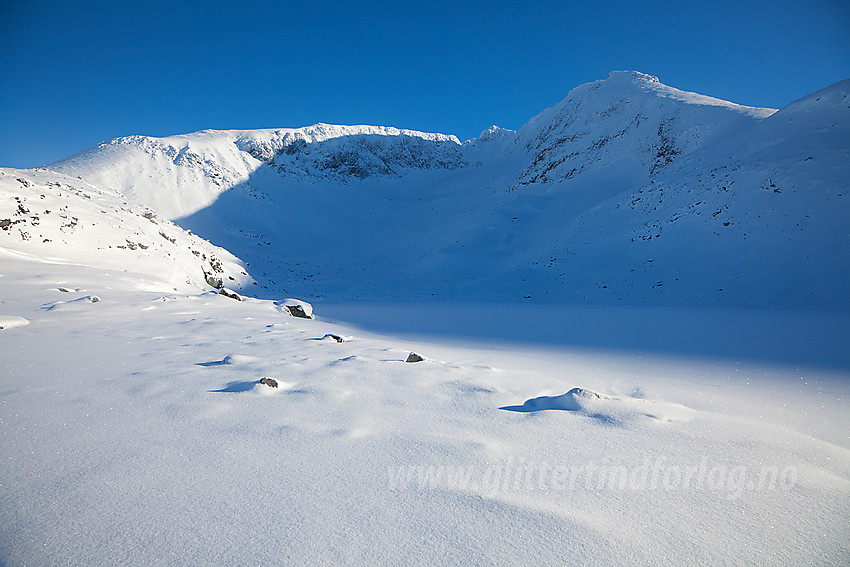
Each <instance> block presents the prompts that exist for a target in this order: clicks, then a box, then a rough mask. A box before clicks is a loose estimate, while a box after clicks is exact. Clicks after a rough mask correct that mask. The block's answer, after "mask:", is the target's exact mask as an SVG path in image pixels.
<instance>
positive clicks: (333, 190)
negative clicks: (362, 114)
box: [51, 71, 850, 309]
mask: <svg viewBox="0 0 850 567" xmlns="http://www.w3.org/2000/svg"><path fill="white" fill-rule="evenodd" d="M847 90H848V83H847V82H846V81H845V82H842V83H838V84H836V85H833V86H831V87H829V88H827V89H825V90H824V91H822V92H821V93H817V94H815V95H812V97H808V98H806V99H804V100H802V101H799V102H797V103H794V104H792V105H790V106H789V107H788V108H786V109H783V110H782V111H780V112H777V113H775V111H773V110H769V109H760V108H750V107H744V106H740V105H736V104H733V103H729V102H725V101H721V100H718V99H714V98H710V97H707V96H703V95H698V94H695V93H688V92H684V91H680V90H678V89H675V88H672V87H668V86H665V85H663V84H661V83H660V82H659V81H658V79H657V78H655V77H651V76H648V75H644V74H642V73H636V72H623V71H618V72H612V73H611V74H610V75H609V76H608V78H607V79H605V80H601V81H596V82H594V83H590V84H587V85H582V86H580V87H577V88H575V89H573V90H572V91H571V92H570V93H569V95H568V96H567V98H566V99H564V100H563V101H562V102H560V103H558V104H557V105H555V106H553V107H552V108H549V109H547V110H545V111H543V112H542V113H540V114H539V115H538V116H536V117H534V118H533V119H532V120H530V121H529V123H528V124H526V125H525V126H524V127H523V128H522V129H521V130H520V131H519V132H513V131H510V130H503V129H499V128H497V127H492V128H489V129H487V130H485V131H484V132H483V133H482V135H481V136H480V137H479V138H478V139H475V140H470V141H467V142H465V143H463V144H460V143H459V142H458V140H457V139H455V138H454V137H451V136H444V135H440V134H423V133H420V132H411V131H402V130H396V129H393V128H383V127H367V126H356V127H348V126H329V125H323V124H319V125H316V126H312V127H308V128H302V129H296V130H256V131H247V132H242V131H226V132H214V131H204V132H199V133H196V134H187V135H183V136H173V137H170V138H163V139H154V138H146V137H132V138H121V139H118V140H114V141H112V142H107V143H104V144H101V145H100V146H98V147H96V148H93V149H91V150H88V151H86V152H83V153H82V154H80V155H77V156H74V157H71V158H69V159H67V160H63V161H62V162H59V163H56V164H53V165H52V166H51V168H53V169H55V170H58V171H62V172H65V173H68V174H70V175H79V176H81V177H83V178H84V179H86V180H87V181H89V182H91V183H94V184H95V185H98V186H104V187H106V188H110V189H116V190H119V191H121V192H122V193H123V194H124V195H125V196H126V197H127V199H129V200H130V201H131V202H133V203H136V204H139V205H142V204H143V205H147V206H151V207H153V208H154V210H156V211H157V212H158V213H160V214H163V215H165V216H166V217H168V218H171V219H174V220H177V222H179V223H180V224H181V225H182V226H184V227H186V228H190V229H192V230H193V231H194V232H195V233H197V234H200V235H202V236H204V237H205V238H208V239H209V240H210V241H212V242H214V243H216V244H218V245H220V246H223V247H225V248H226V249H228V250H230V251H231V252H233V253H234V254H236V255H237V256H239V257H240V258H242V259H243V260H245V261H247V262H249V263H250V264H251V265H252V266H253V268H254V270H253V271H254V273H253V275H254V276H255V277H256V278H257V280H258V283H260V289H261V290H262V291H261V292H260V293H267V294H269V296H272V297H273V296H276V295H278V294H281V293H294V294H298V295H301V296H309V297H314V298H319V299H321V298H328V299H331V300H334V299H340V300H344V299H353V298H359V299H367V300H369V299H372V300H374V299H381V298H384V297H387V296H393V297H396V298H407V299H411V298H416V299H420V298H433V297H436V298H441V299H451V298H455V297H460V298H474V299H477V300H498V301H505V300H508V301H524V300H533V301H548V302H569V303H592V304H600V303H602V304H611V303H623V302H625V303H630V304H635V305H659V304H665V305H667V304H674V305H681V304H688V305H717V306H729V307H737V306H755V305H758V306H765V307H789V306H790V307H800V306H806V307H812V308H821V309H828V308H833V307H841V308H850V293H848V292H847V290H848V289H850V250H848V248H847V246H846V242H847V238H848V227H847V224H846V223H845V222H843V220H842V219H846V218H848V215H850V201H848V199H847V198H846V197H845V195H846V194H847V193H848V187H847V183H848V179H850V165H848V164H850V160H848V159H847V155H848V152H850V142H848V140H850V115H849V114H848V113H849V112H850V111H848V108H847V104H846V99H845V98H844V97H846V95H847Z"/></svg>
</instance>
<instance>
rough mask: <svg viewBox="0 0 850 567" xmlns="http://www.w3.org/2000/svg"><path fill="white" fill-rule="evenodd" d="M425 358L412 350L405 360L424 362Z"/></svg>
mask: <svg viewBox="0 0 850 567" xmlns="http://www.w3.org/2000/svg"><path fill="white" fill-rule="evenodd" d="M423 360H425V359H424V358H422V357H421V356H419V355H418V354H416V353H415V352H411V353H410V354H409V355H407V360H405V362H422V361H423Z"/></svg>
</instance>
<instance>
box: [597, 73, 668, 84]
mask: <svg viewBox="0 0 850 567" xmlns="http://www.w3.org/2000/svg"><path fill="white" fill-rule="evenodd" d="M606 81H608V82H615V81H618V82H619V81H628V82H633V83H638V82H641V83H660V82H661V81H659V80H658V77H656V76H655V75H648V74H646V73H641V72H640V71H611V72H610V73H608V79H606Z"/></svg>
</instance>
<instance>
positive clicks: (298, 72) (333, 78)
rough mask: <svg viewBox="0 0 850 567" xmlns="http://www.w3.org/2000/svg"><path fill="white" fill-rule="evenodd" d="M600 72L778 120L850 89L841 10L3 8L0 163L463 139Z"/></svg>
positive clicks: (823, 6) (777, 1)
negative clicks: (112, 144)
mask: <svg viewBox="0 0 850 567" xmlns="http://www.w3.org/2000/svg"><path fill="white" fill-rule="evenodd" d="M613 69H635V70H639V71H643V72H646V73H650V74H653V75H657V76H658V77H659V78H660V79H661V82H663V83H665V84H668V85H670V86H674V87H677V88H681V89H685V90H690V91H696V92H699V93H702V94H708V95H711V96H716V97H719V98H723V99H727V100H731V101H733V102H737V103H741V104H747V105H753V106H768V107H782V106H784V105H786V104H788V103H789V102H792V101H793V100H795V99H797V98H799V97H801V96H804V95H806V94H809V93H810V92H813V91H815V90H818V89H820V88H823V87H826V86H828V85H830V84H832V83H834V82H836V81H839V80H841V79H845V78H848V77H850V2H848V1H847V0H809V1H806V2H802V1H797V2H787V1H784V0H772V1H770V2H767V1H753V2H747V1H746V0H737V1H732V2H727V1H725V0H724V1H713V2H702V3H696V2H688V1H660V0H656V1H651V0H650V1H646V2H637V1H619V0H615V1H598V2H594V1H586V2H569V1H563V2H543V1H535V0H527V1H523V2H501V1H498V0H489V1H486V2H478V1H474V2H462V1H460V0H458V1H453V2H443V1H442V0H432V1H418V2H405V1H403V0H396V1H392V2H389V1H383V0H378V1H363V2H360V1H358V2H353V1H352V2H337V1H321V0H318V1H317V0H299V1H296V2H294V1H288V0H282V1H278V2H264V1H258V0H254V1H251V2H239V3H237V2H220V1H218V2H217V1H215V0H208V1H205V2H195V1H191V0H186V1H182V2H162V1H158V0H147V1H144V2H131V1H120V0H110V1H77V2H70V1H67V0H66V1H61V2H58V1H39V0H27V1H23V0H20V1H18V0H0V72H2V81H0V166H6V167H32V166H38V165H43V164H46V163H49V162H51V161H54V160H57V159H60V158H62V157H66V156H68V155H71V154H73V153H76V152H78V151H81V150H83V149H85V148H87V147H90V146H93V145H95V144H97V143H98V142H100V141H103V140H107V139H111V138H115V137H118V136H126V135H132V134H146V135H151V136H167V135H170V134H179V133H185V132H193V131H196V130H202V129H206V128H215V129H229V128H237V129H248V128H274V127H298V126H305V125H309V124H313V123H316V122H329V123H337V124H379V125H388V126H398V127H402V128H412V129H416V130H424V131H435V132H444V133H450V134H456V135H457V136H458V137H459V138H460V139H461V140H464V139H468V138H472V137H475V136H477V135H478V134H479V133H480V132H481V130H483V129H484V128H486V127H488V126H490V125H491V124H498V125H500V126H503V127H507V128H513V129H517V128H519V127H520V126H522V125H523V124H524V123H525V122H526V121H527V120H528V119H529V118H531V117H532V116H534V115H535V114H537V113H538V112H540V111H541V110H543V109H544V108H546V107H548V106H551V105H553V104H555V103H556V102H558V101H559V100H561V99H563V98H564V97H565V96H566V95H567V93H568V92H569V90H570V89H571V88H573V87H575V86H577V85H580V84H583V83H586V82H588V81H593V80H596V79H603V78H605V77H606V76H607V74H608V72H609V71H611V70H613Z"/></svg>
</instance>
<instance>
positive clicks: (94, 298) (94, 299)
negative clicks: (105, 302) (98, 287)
mask: <svg viewBox="0 0 850 567" xmlns="http://www.w3.org/2000/svg"><path fill="white" fill-rule="evenodd" d="M89 301H91V302H92V303H97V302H98V301H100V298H99V297H98V296H96V295H92V296H91V297H89Z"/></svg>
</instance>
